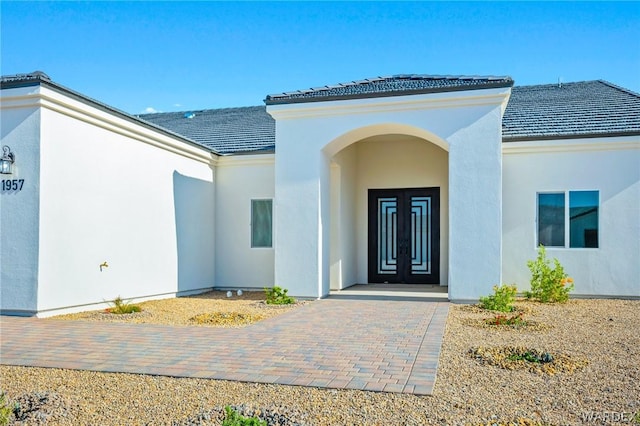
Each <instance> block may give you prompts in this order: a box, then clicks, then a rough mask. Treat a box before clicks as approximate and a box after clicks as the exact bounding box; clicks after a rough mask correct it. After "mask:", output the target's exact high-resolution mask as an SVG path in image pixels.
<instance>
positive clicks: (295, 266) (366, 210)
mask: <svg viewBox="0 0 640 426" xmlns="http://www.w3.org/2000/svg"><path fill="white" fill-rule="evenodd" d="M414 77H415V78H414ZM442 80H445V82H446V83H447V84H449V83H450V84H451V86H446V85H442V83H443V82H442ZM434 82H437V85H436V86H432V85H433V84H435V83H434ZM512 84H513V82H512V81H511V80H510V79H502V80H501V79H492V78H486V79H485V78H475V77H474V78H466V79H462V78H439V79H435V78H431V77H420V76H413V77H411V78H409V77H407V76H399V77H390V78H388V79H383V78H381V79H376V80H372V81H369V80H367V81H363V82H354V83H353V85H351V86H343V85H341V86H340V87H338V86H328V87H326V88H319V89H310V90H308V91H300V92H289V93H284V94H282V95H277V96H271V97H268V98H267V100H266V103H267V112H268V113H269V114H271V115H272V116H273V117H274V119H275V120H276V145H277V147H278V149H277V151H276V155H275V157H276V160H275V201H274V203H275V211H274V224H275V226H274V233H275V283H276V285H279V286H282V287H285V288H288V289H289V293H290V294H292V295H294V296H297V297H310V298H322V297H326V296H328V295H329V293H330V291H331V289H344V288H348V287H349V286H351V285H353V284H364V283H369V282H371V281H374V282H375V281H377V282H382V283H384V281H388V282H389V283H392V282H397V283H403V282H408V281H414V278H416V277H415V276H409V277H407V274H406V273H404V272H398V270H396V271H394V274H396V275H397V276H396V277H395V278H394V279H389V280H385V279H384V277H383V278H382V279H381V277H380V275H384V274H379V273H378V274H377V276H373V275H376V274H373V275H372V274H371V271H372V270H378V269H380V268H378V266H380V264H379V262H378V260H380V259H382V260H383V262H387V265H386V266H389V265H390V264H392V263H393V262H394V261H395V262H397V266H398V267H399V268H402V264H404V265H407V264H413V260H414V259H413V257H414V256H413V255H415V254H416V253H415V252H414V253H411V250H408V251H409V253H411V256H410V257H409V260H408V259H407V258H405V259H400V254H401V252H402V253H403V254H405V255H406V252H407V248H406V247H407V245H412V244H413V245H415V243H416V240H415V239H414V240H413V241H412V240H411V232H409V233H408V234H407V233H406V232H405V233H404V234H403V236H402V238H396V239H390V240H389V239H388V238H387V236H388V234H390V233H393V232H398V233H400V234H402V233H403V231H402V226H403V225H401V222H404V229H405V230H406V229H411V227H412V226H414V228H415V223H414V222H412V221H414V220H416V219H417V217H416V216H413V217H412V216H411V214H412V213H409V214H408V216H406V217H405V218H400V219H397V218H396V219H397V221H396V222H395V223H396V225H395V226H396V228H394V225H393V223H392V224H391V225H389V226H388V227H387V228H385V229H382V228H381V226H382V225H381V224H383V223H384V220H381V219H380V218H381V217H382V216H384V215H385V213H380V212H377V211H375V209H376V208H378V207H380V206H382V204H381V203H380V198H377V199H376V200H377V201H376V200H373V201H371V200H370V196H371V197H375V195H372V194H373V193H374V192H375V191H382V190H393V191H396V192H403V194H404V195H399V197H400V198H402V197H405V195H406V194H408V192H411V191H414V190H419V191H425V190H427V191H430V192H428V193H424V192H422V193H419V194H417V195H418V197H419V198H420V197H421V198H423V199H422V200H413V201H416V202H418V204H419V203H420V202H422V205H421V206H418V205H415V204H414V205H412V204H411V203H412V202H413V201H411V202H410V203H409V204H408V206H409V207H406V206H405V207H401V206H400V204H397V205H396V207H395V208H396V209H397V210H396V212H395V214H396V216H397V215H398V214H401V213H402V210H403V209H404V210H405V211H409V212H413V210H414V208H417V209H420V208H423V209H427V210H429V209H430V212H429V214H426V215H423V216H424V217H425V218H427V217H428V218H429V220H431V221H432V222H431V223H430V224H429V225H428V226H429V227H430V228H429V230H428V231H427V232H426V233H425V234H424V237H425V239H424V240H423V243H424V247H425V248H426V251H424V252H425V253H427V254H428V256H426V258H425V260H426V263H425V264H424V268H426V271H427V272H428V274H429V275H430V277H429V279H428V280H421V279H420V278H421V277H418V280H417V281H418V282H422V283H431V284H438V285H443V286H445V285H446V286H448V297H449V299H450V300H455V301H465V300H477V298H478V297H479V296H480V295H482V294H486V293H487V292H489V291H490V289H491V287H492V286H493V285H494V284H497V283H499V282H501V271H502V151H501V120H502V114H503V111H504V108H505V107H506V103H507V100H508V97H509V94H510V88H511V85H512ZM359 85H365V86H367V87H366V90H367V91H366V93H365V92H362V91H361V90H360V89H358V90H356V89H353V87H356V86H359ZM352 86H353V87H352ZM394 87H398V88H403V89H406V90H401V91H397V90H390V89H389V88H392V89H393V88H394ZM376 88H378V89H379V92H377V91H376V90H378V89H376ZM362 90H364V89H362ZM334 92H335V93H334ZM407 191H408V192H407ZM379 194H381V193H379ZM436 194H437V199H436V198H434V196H435V195H436ZM391 197H393V195H392V196H391ZM382 198H385V197H382ZM426 198H428V200H426ZM383 201H384V200H383ZM436 201H437V202H436ZM376 206H377V207H376ZM386 207H389V205H387V206H386ZM390 208H391V209H390V210H389V209H387V212H386V213H391V215H393V211H392V210H393V208H394V207H393V206H391V207H390ZM437 215H438V216H437ZM436 216H437V217H436ZM387 217H388V216H387ZM436 219H437V223H436V222H435V220H436ZM374 220H376V221H377V222H376V223H375V224H374V223H373V221H374ZM391 222H393V221H391ZM407 223H409V224H411V223H414V225H407ZM434 226H435V227H434ZM434 232H437V235H435V234H434ZM407 235H408V236H409V238H407ZM434 237H437V238H435V239H434ZM376 238H377V241H376ZM380 241H383V244H382V245H381V244H379V243H380ZM384 241H386V242H388V243H389V244H388V245H387V246H385V244H384ZM389 241H390V242H389ZM394 244H395V245H396V246H395V247H394ZM401 244H402V245H403V246H402V247H400V245H401ZM429 244H430V246H429ZM384 247H387V248H389V250H387V249H385V248H384ZM385 250H386V251H385ZM390 253H391V254H392V255H389V254H390ZM394 256H395V259H394ZM376 257H377V258H378V260H375V261H374V259H375V258H376ZM417 257H419V258H420V259H418V260H419V262H418V263H420V261H421V260H422V254H420V256H417ZM376 262H378V263H376ZM383 269H384V268H383ZM409 275H411V274H409ZM372 278H373V279H372ZM407 278H409V279H407Z"/></svg>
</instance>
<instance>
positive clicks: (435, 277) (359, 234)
mask: <svg viewBox="0 0 640 426" xmlns="http://www.w3.org/2000/svg"><path fill="white" fill-rule="evenodd" d="M388 130H389V129H387V131H388ZM404 130H406V129H404ZM438 142H441V141H438ZM342 145H343V147H342V149H340V150H339V151H338V152H336V153H335V154H334V155H332V156H331V168H330V170H331V172H330V175H331V178H330V182H331V194H330V210H331V213H330V227H331V232H330V261H329V262H330V287H331V289H332V290H341V289H344V288H346V287H349V286H351V285H354V284H363V283H376V282H378V283H384V282H388V283H415V284H427V283H430V284H438V285H443V286H446V285H447V276H448V239H449V231H448V227H449V221H448V193H449V188H448V173H449V165H448V153H447V151H446V150H445V149H443V148H442V147H441V146H438V145H436V144H434V143H433V142H430V141H428V140H426V139H424V138H423V137H418V136H415V135H411V134H406V132H405V133H404V134H403V133H384V134H378V135H373V136H368V137H365V138H362V139H359V140H356V141H353V142H352V143H351V144H349V145H346V144H342ZM345 145H346V146H345ZM439 145H442V144H439Z"/></svg>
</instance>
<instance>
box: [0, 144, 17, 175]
mask: <svg viewBox="0 0 640 426" xmlns="http://www.w3.org/2000/svg"><path fill="white" fill-rule="evenodd" d="M15 161H16V156H15V155H14V154H13V152H11V148H9V147H8V146H7V145H5V146H3V147H2V157H1V158H0V173H2V174H3V175H10V174H11V173H12V172H13V170H12V169H13V163H14V162H15Z"/></svg>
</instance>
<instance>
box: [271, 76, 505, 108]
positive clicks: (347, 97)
mask: <svg viewBox="0 0 640 426" xmlns="http://www.w3.org/2000/svg"><path fill="white" fill-rule="evenodd" d="M505 87H513V81H510V82H495V83H484V84H482V85H477V86H452V87H444V88H443V87H429V88H423V89H411V90H398V91H389V92H369V93H357V94H351V95H334V96H308V97H291V98H287V97H282V98H273V97H272V96H273V95H269V96H267V98H266V99H265V100H264V103H265V104H266V105H286V104H302V103H311V102H329V101H342V100H353V99H371V98H387V97H392V96H409V95H424V94H431V93H445V92H462V91H469V90H482V89H496V88H505Z"/></svg>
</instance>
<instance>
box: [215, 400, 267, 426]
mask: <svg viewBox="0 0 640 426" xmlns="http://www.w3.org/2000/svg"><path fill="white" fill-rule="evenodd" d="M224 412H225V418H224V420H223V421H222V426H267V422H266V421H264V420H260V419H259V418H257V417H251V418H249V417H244V416H241V415H240V414H238V412H237V411H236V410H234V409H233V408H231V407H229V406H228V405H227V406H226V407H224Z"/></svg>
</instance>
